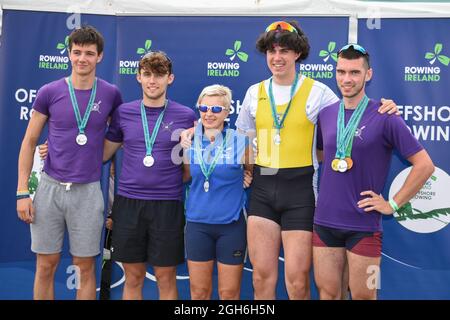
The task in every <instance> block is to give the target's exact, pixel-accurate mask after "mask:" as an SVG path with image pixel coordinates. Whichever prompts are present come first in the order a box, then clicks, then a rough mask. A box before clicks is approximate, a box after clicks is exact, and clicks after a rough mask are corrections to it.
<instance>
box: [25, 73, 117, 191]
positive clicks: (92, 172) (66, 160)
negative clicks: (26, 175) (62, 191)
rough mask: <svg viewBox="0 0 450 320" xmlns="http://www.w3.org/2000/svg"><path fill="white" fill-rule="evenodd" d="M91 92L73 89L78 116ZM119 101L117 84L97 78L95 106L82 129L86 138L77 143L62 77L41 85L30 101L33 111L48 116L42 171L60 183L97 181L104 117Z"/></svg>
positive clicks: (73, 119) (64, 81) (76, 130)
mask: <svg viewBox="0 0 450 320" xmlns="http://www.w3.org/2000/svg"><path fill="white" fill-rule="evenodd" d="M90 95H91V90H75V96H76V97H77V102H78V108H79V110H80V114H81V117H83V116H84V114H85V112H86V108H87V104H88V101H89V98H90ZM121 103H122V97H121V95H120V92H119V90H118V89H117V87H116V86H114V85H112V84H110V83H108V82H106V81H104V80H102V79H98V78H97V92H96V95H95V99H94V105H93V107H92V111H91V114H90V116H89V120H88V122H87V125H86V128H85V134H86V136H87V138H88V141H87V143H86V144H85V145H84V146H80V145H78V144H77V143H76V140H75V139H76V137H77V135H78V126H77V120H76V118H75V112H74V110H73V107H72V102H71V100H70V93H69V87H68V84H67V82H66V80H65V78H63V79H59V80H56V81H53V82H50V83H48V84H46V85H44V86H43V87H42V88H41V89H40V90H39V91H38V94H37V96H36V100H35V101H34V104H33V109H34V110H35V111H38V112H40V113H42V114H44V115H46V116H48V155H47V159H46V160H45V164H44V171H45V172H46V173H47V174H48V175H50V176H51V177H53V178H55V179H56V180H59V181H62V182H74V183H90V182H94V181H98V180H100V176H101V167H102V159H103V140H104V138H105V132H106V125H107V120H108V117H109V116H110V115H111V114H112V112H113V111H114V110H115V109H116V108H117V107H118V106H119V105H120V104H121Z"/></svg>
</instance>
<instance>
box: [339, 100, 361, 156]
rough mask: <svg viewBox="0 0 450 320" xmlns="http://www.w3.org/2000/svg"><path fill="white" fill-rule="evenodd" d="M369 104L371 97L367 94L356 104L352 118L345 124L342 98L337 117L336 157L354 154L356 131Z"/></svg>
mask: <svg viewBox="0 0 450 320" xmlns="http://www.w3.org/2000/svg"><path fill="white" fill-rule="evenodd" d="M368 104H369V98H367V96H366V95H364V97H363V98H362V99H361V101H360V102H359V103H358V105H357V106H356V109H355V111H354V112H353V114H352V116H351V117H350V120H349V121H348V123H347V126H346V125H345V111H344V102H343V101H342V100H341V103H340V104H339V113H338V119H337V134H336V155H335V158H336V159H344V158H346V157H350V156H351V154H352V147H353V139H354V138H355V131H356V129H357V128H358V125H359V122H360V121H361V118H362V115H363V114H364V111H365V110H366V108H367V105H368Z"/></svg>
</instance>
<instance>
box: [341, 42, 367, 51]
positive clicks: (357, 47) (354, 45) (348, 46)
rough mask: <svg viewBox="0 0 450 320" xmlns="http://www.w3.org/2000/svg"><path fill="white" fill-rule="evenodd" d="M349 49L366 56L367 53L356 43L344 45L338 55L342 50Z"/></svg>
mask: <svg viewBox="0 0 450 320" xmlns="http://www.w3.org/2000/svg"><path fill="white" fill-rule="evenodd" d="M350 47H353V49H354V50H356V51H358V52H360V53H362V54H368V53H367V51H366V49H364V47H362V46H360V45H359V44H356V43H349V44H346V45H345V46H343V47H342V48H341V49H340V50H339V51H338V54H339V53H341V52H342V51H344V50H347V49H349V48H350Z"/></svg>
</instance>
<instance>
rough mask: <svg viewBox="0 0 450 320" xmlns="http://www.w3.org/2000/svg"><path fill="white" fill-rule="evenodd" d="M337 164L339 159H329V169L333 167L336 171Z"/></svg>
mask: <svg viewBox="0 0 450 320" xmlns="http://www.w3.org/2000/svg"><path fill="white" fill-rule="evenodd" d="M338 164H339V159H334V160H333V161H331V169H333V170H334V171H338Z"/></svg>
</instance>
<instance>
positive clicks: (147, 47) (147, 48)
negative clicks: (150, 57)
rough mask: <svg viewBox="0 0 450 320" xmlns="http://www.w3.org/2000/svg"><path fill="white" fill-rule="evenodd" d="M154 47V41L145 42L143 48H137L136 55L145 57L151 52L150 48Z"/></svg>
mask: <svg viewBox="0 0 450 320" xmlns="http://www.w3.org/2000/svg"><path fill="white" fill-rule="evenodd" d="M151 47H152V40H149V39H147V40H145V43H144V47H143V48H137V51H136V53H137V54H140V55H144V54H147V53H149V52H150V48H151Z"/></svg>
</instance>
